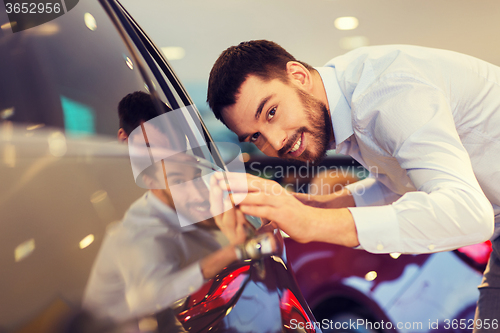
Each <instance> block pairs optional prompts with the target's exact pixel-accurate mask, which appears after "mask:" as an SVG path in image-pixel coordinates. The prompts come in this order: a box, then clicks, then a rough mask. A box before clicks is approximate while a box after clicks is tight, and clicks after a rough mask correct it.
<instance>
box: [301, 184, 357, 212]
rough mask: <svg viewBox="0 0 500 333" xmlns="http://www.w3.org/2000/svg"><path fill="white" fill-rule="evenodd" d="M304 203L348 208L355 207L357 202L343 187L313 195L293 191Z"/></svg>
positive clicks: (312, 205) (320, 206) (322, 206)
mask: <svg viewBox="0 0 500 333" xmlns="http://www.w3.org/2000/svg"><path fill="white" fill-rule="evenodd" d="M292 194H293V196H294V197H295V198H297V199H298V200H299V201H300V202H302V203H303V204H304V205H307V206H311V207H317V208H346V207H355V206H356V203H355V202H354V198H353V196H352V194H351V192H350V191H349V190H348V189H346V188H343V189H341V190H340V191H336V192H333V193H330V194H324V195H311V194H308V193H292Z"/></svg>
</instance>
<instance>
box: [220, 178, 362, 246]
mask: <svg viewBox="0 0 500 333" xmlns="http://www.w3.org/2000/svg"><path fill="white" fill-rule="evenodd" d="M225 177H226V178H227V182H226V181H225V179H224V181H221V180H219V182H218V183H219V186H221V187H222V188H223V189H226V190H231V191H232V192H233V193H234V194H233V198H234V202H235V203H236V204H238V205H239V206H238V207H239V208H240V210H241V211H242V212H243V213H245V214H249V215H254V216H258V217H261V218H266V219H268V220H271V221H273V223H274V224H276V225H277V226H278V227H279V228H281V229H282V230H283V231H284V232H286V233H287V234H288V235H289V236H290V237H291V238H293V239H295V240H296V241H298V242H310V241H324V242H330V243H334V244H339V245H345V246H357V245H358V244H359V242H358V239H357V233H356V227H355V225H354V220H353V219H352V216H351V214H350V212H349V211H348V210H347V209H322V208H316V207H311V206H308V205H305V204H304V203H302V202H301V201H300V200H299V199H297V198H296V196H295V195H293V194H291V193H290V192H287V191H286V190H285V189H284V188H283V187H281V185H279V184H278V183H276V182H274V181H271V180H266V179H262V178H259V177H255V176H252V175H247V176H246V177H245V178H242V175H241V174H237V175H236V174H232V173H226V174H225ZM219 179H220V178H219ZM247 192H248V194H247Z"/></svg>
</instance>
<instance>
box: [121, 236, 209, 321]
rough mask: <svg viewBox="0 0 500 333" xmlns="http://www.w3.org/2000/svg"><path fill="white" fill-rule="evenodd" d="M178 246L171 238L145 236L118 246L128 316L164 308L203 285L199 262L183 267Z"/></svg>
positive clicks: (182, 258)
mask: <svg viewBox="0 0 500 333" xmlns="http://www.w3.org/2000/svg"><path fill="white" fill-rule="evenodd" d="M181 248H182V246H181V245H180V244H177V242H176V241H175V239H172V238H171V239H163V238H161V237H145V238H142V239H135V240H133V241H132V242H131V243H130V244H128V245H125V246H124V247H123V248H121V249H117V250H120V251H121V252H122V253H121V255H120V257H121V260H120V269H121V271H122V275H123V277H124V280H125V281H124V282H125V298H126V301H127V304H128V306H129V309H130V315H131V316H140V315H143V314H146V313H154V312H157V311H159V310H161V309H165V308H167V307H169V306H171V305H172V304H173V303H174V302H175V301H177V300H179V299H181V298H184V297H186V296H188V295H189V294H191V293H193V292H195V291H196V290H198V289H199V288H200V287H201V286H202V285H203V282H204V279H203V274H202V272H201V267H200V262H199V261H196V262H193V263H191V264H189V265H186V266H184V265H183V262H184V261H185V260H186V258H184V255H183V254H182V253H181V252H182V250H181Z"/></svg>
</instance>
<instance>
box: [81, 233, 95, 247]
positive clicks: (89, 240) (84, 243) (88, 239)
mask: <svg viewBox="0 0 500 333" xmlns="http://www.w3.org/2000/svg"><path fill="white" fill-rule="evenodd" d="M92 242H94V235H92V234H90V235H87V236H85V238H84V239H82V240H81V241H80V249H84V248H86V247H87V246H89V245H90V244H92Z"/></svg>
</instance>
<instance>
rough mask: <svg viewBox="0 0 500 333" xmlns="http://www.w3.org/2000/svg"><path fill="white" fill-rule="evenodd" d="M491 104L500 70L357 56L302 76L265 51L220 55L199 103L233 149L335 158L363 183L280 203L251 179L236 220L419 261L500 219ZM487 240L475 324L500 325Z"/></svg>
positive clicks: (498, 157)
mask: <svg viewBox="0 0 500 333" xmlns="http://www.w3.org/2000/svg"><path fill="white" fill-rule="evenodd" d="M499 96H500V68H499V67H496V66H494V65H491V64H489V63H486V62H484V61H481V60H478V59H475V58H473V57H469V56H466V55H462V54H458V53H454V52H450V51H444V50H437V49H428V48H422V47H414V46H376V47H366V48H360V49H357V50H354V51H351V52H349V53H347V54H345V55H343V56H339V57H337V58H334V59H332V60H331V61H330V62H328V63H327V64H326V65H325V67H321V68H312V67H311V66H309V65H307V64H305V63H303V62H299V61H297V60H296V59H295V58H294V57H293V56H292V55H290V54H289V53H288V52H286V51H285V50H284V49H283V48H281V47H280V46H279V45H277V44H275V43H273V42H269V41H262V40H261V41H251V42H244V43H240V44H239V45H237V46H233V47H230V48H228V49H227V50H226V51H224V52H223V53H222V54H221V56H220V57H219V58H218V60H217V61H216V63H215V64H214V66H213V68H212V71H211V73H210V79H209V87H208V98H207V100H208V103H209V105H210V107H211V108H212V110H213V111H214V114H215V116H216V117H217V118H218V119H220V120H221V121H223V123H224V124H226V126H227V127H228V128H229V129H231V130H232V131H233V132H235V133H236V134H237V135H238V138H239V140H240V141H244V142H253V143H255V145H256V146H257V147H258V148H260V150H262V151H263V152H264V153H265V154H267V155H269V156H277V157H281V158H285V159H289V160H298V161H320V160H321V159H322V158H323V156H324V155H325V152H326V151H327V150H328V149H336V151H337V152H338V153H341V154H347V155H350V156H352V157H353V158H354V159H356V160H357V161H358V162H359V163H361V164H362V165H363V166H364V167H365V168H367V169H368V170H369V171H370V173H371V175H370V177H369V178H367V179H365V180H363V181H361V182H359V183H355V184H353V185H349V186H347V187H346V188H345V189H343V190H342V191H339V192H336V193H333V194H331V195H328V196H318V197H309V198H308V197H307V196H303V195H298V194H295V195H288V194H287V193H286V192H284V191H281V193H280V194H277V193H279V191H277V185H276V184H273V183H271V182H270V181H264V180H260V179H256V178H254V177H251V176H248V180H249V184H250V188H249V191H253V192H254V193H250V194H249V195H248V196H246V198H245V199H243V201H242V203H241V204H240V209H241V210H242V211H243V212H244V213H247V214H251V215H256V216H259V217H263V218H267V219H270V220H272V221H273V222H274V223H275V224H277V225H278V226H279V227H280V228H281V229H283V230H284V231H285V232H286V233H288V234H289V235H290V236H291V237H292V238H295V239H296V240H298V241H300V242H309V241H323V242H331V243H335V244H340V245H345V246H351V247H356V246H360V247H362V248H364V249H365V250H367V251H370V252H374V253H390V252H400V253H426V252H436V251H445V250H450V249H455V248H458V247H461V246H465V245H469V244H473V243H477V242H481V241H484V240H486V239H488V238H490V237H491V235H492V233H493V230H494V215H496V216H497V217H498V216H499V214H500V186H499V184H500V169H499V168H500V163H499V162H500V97H499ZM235 189H236V188H235V187H233V190H235ZM243 197H244V195H242V196H241V198H237V197H235V198H236V200H237V201H239V200H242V198H243ZM492 206H493V207H492ZM346 207H349V208H346ZM496 222H497V224H498V222H499V219H498V218H497V220H496ZM497 234H498V227H497V233H495V236H494V237H493V238H492V239H495V240H494V241H493V253H492V257H491V259H490V263H489V267H488V268H487V270H486V273H485V278H484V281H483V283H482V285H481V286H480V290H481V296H480V301H479V308H478V312H477V318H478V319H488V318H489V319H490V320H492V319H493V318H498V317H499V314H500V263H499V259H498V258H499V256H500V253H499V250H500V244H499V243H500V240H499V238H498V237H496V235H497Z"/></svg>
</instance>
